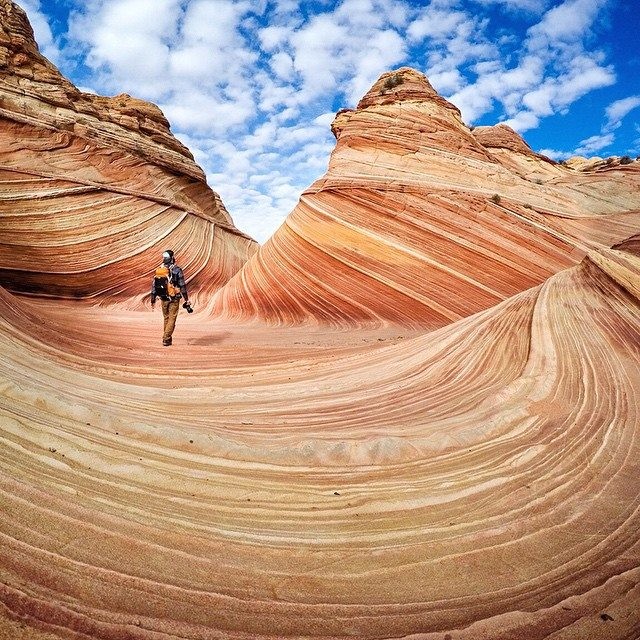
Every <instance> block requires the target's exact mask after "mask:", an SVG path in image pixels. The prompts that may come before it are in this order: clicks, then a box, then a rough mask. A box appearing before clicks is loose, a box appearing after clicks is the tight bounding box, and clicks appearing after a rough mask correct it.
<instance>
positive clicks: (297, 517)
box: [0, 0, 640, 640]
mask: <svg viewBox="0 0 640 640" xmlns="http://www.w3.org/2000/svg"><path fill="white" fill-rule="evenodd" d="M0 15H1V16H2V32H1V36H2V42H0V44H1V45H2V47H0V64H1V65H2V79H1V83H2V84H1V85H0V89H1V91H0V100H1V102H0V108H1V109H2V119H0V136H1V137H2V140H1V142H0V178H1V179H0V189H1V193H2V198H0V237H1V238H2V240H1V241H0V242H1V243H2V246H1V251H0V261H1V264H0V275H1V276H2V279H3V280H2V282H3V283H4V286H3V287H2V288H0V638H2V639H3V640H4V639H7V640H9V639H10V640H55V638H66V639H72V640H87V639H94V638H95V639H100V640H169V639H181V640H213V639H216V640H217V639H221V638H225V639H234V640H249V639H256V640H272V639H274V638H290V639H293V638H296V639H298V638H307V639H311V638H316V639H325V640H337V639H347V638H357V639H359V640H364V639H371V640H373V639H382V638H407V639H411V640H418V639H420V640H543V639H544V640H552V639H553V640H561V639H562V640H612V639H615V640H637V639H638V638H640V615H639V613H638V612H639V611H640V606H639V604H640V474H639V473H638V460H640V403H639V401H638V398H639V397H640V213H639V204H638V200H639V199H640V174H639V171H638V166H637V163H630V164H627V165H617V164H616V163H605V162H596V163H588V162H585V163H583V164H582V165H580V164H579V163H577V162H572V163H571V164H572V167H579V168H572V167H566V166H562V165H558V164H556V163H554V162H552V161H550V160H548V159H546V158H543V157H541V156H539V155H537V154H535V153H534V152H533V151H531V149H530V148H529V147H528V146H527V145H526V143H524V141H523V140H522V139H521V138H520V137H519V136H517V135H516V134H515V133H514V132H513V131H511V130H509V129H508V128H506V127H504V126H497V127H480V128H477V129H474V130H470V129H469V128H467V127H466V126H465V125H464V124H463V123H462V122H461V120H460V115H459V113H458V110H457V109H456V107H454V106H453V105H451V104H449V103H448V102H447V101H445V100H444V99H443V98H441V97H440V96H438V95H437V93H436V92H435V91H434V90H433V89H432V88H431V87H430V85H429V84H428V82H427V80H426V78H424V76H422V75H420V74H418V73H416V72H415V71H412V70H409V69H400V70H398V71H396V72H394V73H391V74H385V75H384V76H382V78H381V79H380V80H379V81H378V82H377V83H376V84H375V85H374V87H373V88H372V90H371V91H370V92H369V93H368V94H367V95H366V96H365V98H364V99H363V100H362V101H361V103H360V105H359V106H358V108H357V109H356V110H354V111H345V112H341V113H339V114H338V115H337V117H336V120H335V122H334V127H333V128H334V132H335V134H336V137H337V146H336V150H335V151H334V153H333V155H332V158H331V162H330V166H329V171H328V173H327V175H326V176H325V177H324V178H322V179H321V180H319V181H318V182H316V183H315V184H314V185H312V186H311V187H310V188H309V189H308V190H307V191H306V192H305V193H304V194H303V195H302V197H301V200H300V203H299V205H298V206H297V207H296V209H295V210H294V211H293V213H292V214H291V215H290V216H289V218H288V219H287V220H286V222H285V224H284V225H283V226H282V228H281V229H280V230H279V231H278V232H277V233H276V234H275V235H274V236H273V238H272V239H271V240H270V241H269V242H267V243H266V245H264V246H263V247H262V248H260V250H259V251H258V252H257V253H255V243H253V242H252V241H251V240H250V239H249V238H247V237H246V236H244V235H242V234H241V233H240V232H238V231H237V229H235V227H234V226H233V223H232V221H231V220H230V218H229V216H228V214H227V212H226V211H225V209H224V207H223V205H222V203H221V202H220V200H219V198H218V197H217V196H216V195H215V194H214V193H213V192H212V191H210V190H209V189H208V188H207V187H206V184H205V182H204V178H203V176H202V174H201V171H200V169H199V168H198V167H197V166H196V165H195V164H194V163H193V160H192V159H191V157H190V155H189V153H188V152H187V151H186V149H184V148H183V147H182V146H181V145H180V144H179V143H178V142H176V141H175V139H173V138H172V137H171V135H170V134H169V131H168V128H167V124H166V122H165V121H164V118H163V117H162V115H161V114H160V113H159V112H158V111H157V110H156V109H155V108H154V107H153V106H151V105H147V104H146V103H141V102H138V101H135V100H133V99H131V98H125V97H120V98H111V99H107V98H98V97H91V96H87V95H85V94H81V93H79V92H77V90H75V89H74V88H73V87H72V86H71V85H69V83H67V82H66V81H65V80H64V79H63V78H61V77H60V75H59V74H58V73H57V71H56V70H55V69H54V68H53V67H52V66H51V65H50V64H49V63H48V62H47V61H46V60H44V59H43V58H42V57H41V56H39V54H38V53H37V50H36V48H35V43H33V40H32V38H31V33H30V30H29V27H28V24H27V23H26V21H25V19H24V16H23V14H22V13H21V12H20V11H19V10H18V9H17V8H16V7H15V6H14V5H12V4H11V3H9V2H7V1H6V0H0ZM168 245H171V246H172V247H173V248H174V249H175V250H176V252H178V251H179V252H180V254H181V255H182V256H184V258H185V260H184V261H183V264H184V266H185V271H186V273H187V275H188V277H190V278H191V288H192V292H193V293H192V295H193V296H194V297H197V296H200V297H201V298H202V299H204V296H207V298H209V297H210V296H214V297H213V299H212V302H211V303H210V304H209V305H200V307H199V308H197V312H196V313H194V314H191V315H187V314H183V315H180V316H179V318H178V327H177V330H176V333H175V335H174V345H173V346H172V347H171V348H168V349H166V348H163V347H161V346H159V345H160V337H161V319H160V318H159V316H158V315H156V314H152V313H151V312H149V311H143V310H142V309H141V303H142V302H143V299H144V294H145V292H146V290H147V288H148V284H149V282H148V281H149V276H150V270H151V269H152V268H153V267H154V266H155V262H156V260H157V253H158V252H159V250H161V249H163V248H165V247H166V246H168ZM254 253H255V255H253V254H254ZM250 256H252V257H250ZM243 264H244V267H242V268H241V269H240V267H241V266H242V265H243ZM238 269H240V270H239V271H238ZM122 273H126V277H125V278H123V277H121V276H122ZM234 274H235V275H234ZM229 278H230V279H229ZM227 281H228V282H227ZM51 283H54V284H55V286H57V287H58V288H57V289H56V290H55V291H52V288H51ZM225 283H226V284H225ZM24 294H28V295H24ZM69 298H86V300H84V302H78V301H76V300H71V299H69Z"/></svg>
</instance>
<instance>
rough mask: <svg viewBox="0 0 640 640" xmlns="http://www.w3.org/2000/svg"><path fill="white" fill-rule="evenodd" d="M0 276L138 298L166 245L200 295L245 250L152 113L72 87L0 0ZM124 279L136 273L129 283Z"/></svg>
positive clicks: (50, 289) (53, 291)
mask: <svg viewBox="0 0 640 640" xmlns="http://www.w3.org/2000/svg"><path fill="white" fill-rule="evenodd" d="M0 17H1V18H2V21H1V23H0V216H2V221H3V224H2V227H1V228H0V246H1V247H2V251H0V274H1V276H2V282H3V284H4V286H5V287H7V288H9V289H10V290H13V291H19V292H25V293H35V294H44V295H53V296H57V297H75V298H87V297H91V298H95V297H96V296H100V298H101V299H102V300H104V299H109V298H112V299H129V300H130V299H131V298H133V297H136V299H138V300H139V299H140V298H141V297H142V295H144V294H145V293H147V291H148V289H149V281H150V277H151V273H152V270H153V269H154V268H155V266H156V264H157V262H158V261H159V254H160V253H161V252H162V251H163V250H164V249H166V248H172V249H173V250H174V251H175V252H176V255H177V256H178V257H181V256H182V257H183V259H182V260H181V262H182V266H184V267H185V268H187V270H188V271H189V273H191V274H193V277H192V286H193V288H194V289H195V288H197V289H198V290H199V291H200V295H201V297H203V298H204V297H205V296H210V295H212V294H213V292H214V291H216V289H217V288H219V287H220V286H221V285H222V284H224V283H225V282H226V281H227V280H228V279H229V278H230V277H231V276H232V275H233V274H234V273H235V272H236V271H237V270H238V269H239V268H240V266H242V264H243V263H244V262H245V261H246V259H247V258H248V257H249V256H250V255H251V254H252V253H253V252H254V251H255V249H256V246H257V245H256V243H255V242H253V241H252V240H251V239H250V238H248V237H246V236H244V235H243V234H242V233H240V232H239V231H238V230H237V229H236V228H235V227H234V225H233V222H232V221H231V218H230V217H229V214H228V213H227V211H226V209H225V208H224V205H223V204H222V201H221V200H220V198H219V196H218V195H217V194H216V193H214V192H213V191H212V190H211V189H210V188H209V187H208V186H207V184H206V181H205V177H204V173H203V172H202V169H200V167H198V166H197V165H196V164H195V162H194V161H193V157H192V155H191V153H190V152H189V151H188V150H187V149H186V148H185V147H184V146H183V145H182V144H181V143H180V142H179V141H178V140H177V139H176V138H174V137H173V136H172V134H171V132H170V131H169V124H168V122H167V121H166V119H165V118H164V116H163V115H162V112H161V111H160V109H158V107H156V106H155V105H152V104H149V103H147V102H143V101H142V100H138V99H135V98H131V97H130V96H127V95H120V96H116V97H114V98H103V97H100V96H94V95H90V94H86V93H82V92H80V91H78V89H76V88H75V87H74V86H73V85H72V84H71V83H69V82H68V81H67V80H66V79H65V78H63V77H62V76H61V75H60V73H59V72H58V70H57V69H56V68H55V67H54V66H53V65H52V64H51V63H50V62H49V61H48V60H46V59H45V58H43V57H42V56H41V55H40V53H39V52H38V50H37V45H36V44H35V42H34V40H33V32H32V30H31V27H30V25H29V23H28V22H27V20H26V17H25V15H24V13H23V11H22V10H21V9H19V8H18V7H16V6H15V5H14V4H12V3H11V2H8V1H7V0H2V2H0ZM123 274H135V275H132V276H129V275H125V277H123Z"/></svg>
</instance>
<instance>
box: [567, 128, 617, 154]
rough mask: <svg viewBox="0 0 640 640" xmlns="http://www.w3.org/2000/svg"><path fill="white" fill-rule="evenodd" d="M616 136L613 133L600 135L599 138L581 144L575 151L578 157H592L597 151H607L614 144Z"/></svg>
mask: <svg viewBox="0 0 640 640" xmlns="http://www.w3.org/2000/svg"><path fill="white" fill-rule="evenodd" d="M613 140H614V136H613V134H612V133H605V134H600V135H597V136H591V137H590V138H586V139H585V140H582V141H581V142H580V145H579V146H578V148H577V149H576V150H575V153H576V155H581V156H590V155H593V154H594V153H595V152H596V151H600V150H601V149H605V148H606V147H608V146H610V145H611V144H612V143H613Z"/></svg>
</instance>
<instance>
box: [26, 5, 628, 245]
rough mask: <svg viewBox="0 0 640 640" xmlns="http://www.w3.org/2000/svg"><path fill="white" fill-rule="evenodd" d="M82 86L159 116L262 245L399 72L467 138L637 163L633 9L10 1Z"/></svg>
mask: <svg viewBox="0 0 640 640" xmlns="http://www.w3.org/2000/svg"><path fill="white" fill-rule="evenodd" d="M18 4H19V5H20V6H22V7H23V8H24V9H25V10H26V11H27V14H28V15H29V18H30V20H31V22H32V25H33V27H34V31H35V33H36V39H37V40H38V43H39V45H40V49H41V51H42V52H43V53H44V54H45V55H46V56H47V57H49V58H50V59H51V60H52V61H53V62H54V63H56V64H57V65H58V67H59V68H60V69H61V71H62V72H63V73H64V74H65V75H66V76H67V77H68V78H70V79H71V80H72V81H73V82H74V83H75V84H76V85H77V86H78V87H80V88H81V89H83V90H87V91H94V92H96V93H99V94H102V95H115V94H118V93H129V94H131V95H133V96H136V97H139V98H144V99H146V100H150V101H152V102H154V103H156V104H158V105H159V106H160V107H161V108H162V110H163V111H164V113H165V115H166V116H167V118H168V119H169V121H170V122H171V128H172V131H173V132H174V134H175V135H176V136H177V137H178V138H180V139H181V140H182V141H183V142H184V143H185V144H186V145H187V146H188V147H189V148H190V149H191V151H192V152H193V153H194V155H195V157H196V160H197V162H198V163H199V164H200V165H201V166H202V167H203V168H204V170H205V171H206V173H207V179H208V182H209V184H210V185H211V187H212V188H213V189H214V190H215V191H217V192H218V193H220V195H221V196H222V199H223V201H224V202H225V205H226V206H227V208H228V210H229V213H230V214H231V216H232V217H233V219H234V221H235V223H236V225H237V226H238V227H239V228H240V229H242V230H243V231H245V232H247V233H248V234H249V235H251V236H253V237H254V238H255V239H256V240H258V241H259V242H264V241H265V240H266V239H267V238H268V237H269V236H270V235H271V234H272V233H273V232H274V231H275V229H276V228H277V227H278V226H279V225H280V224H281V223H282V221H283V220H284V218H285V217H286V215H287V214H288V213H289V212H290V211H291V209H292V208H293V207H294V206H295V204H296V202H297V200H298V197H299V195H300V193H301V192H302V191H303V190H304V188H305V187H307V186H308V185H309V184H310V183H311V182H313V181H314V180H315V179H316V178H318V177H320V176H321V175H322V174H323V173H324V172H325V170H326V166H327V161H328V158H329V154H330V153H331V150H332V149H333V146H334V143H335V140H334V138H333V136H332V135H331V132H330V128H329V127H330V124H331V121H332V119H333V115H334V113H335V112H336V111H337V110H338V109H339V108H341V107H354V106H355V104H356V103H357V101H358V100H359V98H360V97H362V95H363V94H364V93H365V92H366V91H367V90H368V89H369V87H370V86H371V85H372V84H373V82H374V81H375V80H376V79H377V78H378V76H379V75H380V74H381V73H383V72H384V71H388V70H391V69H395V68H397V67H400V66H412V67H414V68H416V69H418V70H420V71H422V72H423V73H425V74H426V75H427V76H428V77H429V79H430V81H431V83H432V84H433V86H434V87H435V88H436V89H437V90H438V91H439V92H440V93H441V94H442V95H443V96H445V97H446V98H447V99H449V100H450V101H451V102H453V103H454V104H455V105H457V106H458V107H459V108H460V109H461V111H462V116H463V119H464V121H465V122H466V123H467V124H469V125H482V124H495V123H497V122H506V123H507V124H509V125H510V126H512V127H513V128H514V129H516V130H517V131H519V132H520V133H521V134H522V135H523V137H524V138H525V140H526V141H527V142H528V143H529V144H530V145H531V146H532V147H533V148H534V149H535V150H536V151H540V152H542V153H545V154H547V155H549V156H551V157H553V158H555V159H563V158H568V157H570V156H572V155H586V156H601V157H608V156H611V155H618V156H622V155H629V156H631V157H633V158H635V157H636V156H638V155H640V80H639V79H638V78H639V77H640V49H639V47H638V36H637V34H638V31H640V2H638V0H430V1H429V0H425V1H424V2H416V1H413V2H412V1H410V0H343V1H342V2H330V1H327V0H316V1H314V2H305V1H300V0H18Z"/></svg>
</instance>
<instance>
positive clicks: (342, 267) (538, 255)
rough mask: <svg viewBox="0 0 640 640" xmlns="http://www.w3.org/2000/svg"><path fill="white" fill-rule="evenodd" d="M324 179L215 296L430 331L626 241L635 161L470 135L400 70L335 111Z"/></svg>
mask: <svg viewBox="0 0 640 640" xmlns="http://www.w3.org/2000/svg"><path fill="white" fill-rule="evenodd" d="M333 131H334V133H335V134H336V137H337V145H336V148H335V151H334V152H333V154H332V156H331V161H330V164H329V170H328V172H327V175H326V176H325V177H324V178H322V179H321V180H318V181H317V182H316V183H315V184H314V185H312V186H311V187H310V188H309V189H308V190H307V191H306V192H305V193H304V194H303V195H302V197H301V199H300V203H299V204H298V206H297V207H296V208H295V210H294V211H293V212H292V214H291V215H290V216H289V217H288V218H287V220H286V221H285V223H284V224H283V226H282V227H281V228H280V229H279V230H278V232H277V233H276V234H275V235H274V236H273V238H271V240H269V241H268V242H267V243H266V244H265V246H264V247H262V248H261V250H260V252H259V253H258V254H257V255H256V256H255V257H254V258H253V259H252V260H250V261H249V263H248V264H247V265H246V266H245V268H244V269H243V271H242V272H241V273H240V274H239V275H238V276H237V277H235V278H234V279H233V280H232V281H231V282H230V283H229V284H228V285H227V286H226V287H225V289H224V290H223V291H221V292H220V293H219V295H218V297H217V300H216V310H217V311H218V312H219V313H221V314H224V315H225V316H227V317H229V318H234V319H242V318H248V317H258V318H260V319H261V320H263V321H266V322H269V323H275V324H295V323H296V322H300V321H312V322H317V323H321V324H323V323H328V324H337V325H340V324H344V325H351V326H353V325H354V324H358V323H361V324H362V323H364V324H366V323H385V322H392V323H398V324H401V325H403V326H407V325H409V326H414V327H428V328H436V327H440V326H443V325H446V324H448V323H450V322H454V321H456V320H459V319H460V318H464V317H467V316H469V315H471V314H473V313H476V312H478V311H481V310H483V309H487V308H489V307H491V306H493V305H495V304H497V303H499V302H501V301H503V300H506V299H507V298H509V297H510V296H512V295H514V294H515V293H518V292H519V291H523V290H525V289H528V288H530V287H533V286H536V285H538V284H540V283H542V282H544V281H545V280H546V279H547V278H548V277H549V276H550V275H552V274H553V273H556V272H557V271H559V270H561V269H564V268H566V267H569V266H571V265H575V264H578V263H579V262H580V260H582V258H583V257H584V255H585V253H586V252H587V251H588V250H589V249H592V248H598V247H608V246H610V245H611V244H613V243H614V242H618V241H620V240H622V239H623V238H626V237H627V236H628V235H629V233H630V232H631V230H632V229H633V228H637V226H638V223H639V222H640V215H639V214H638V208H639V207H640V194H639V193H638V189H637V184H638V181H637V175H638V174H637V171H638V169H637V167H636V166H634V167H633V168H632V169H629V171H628V172H625V173H620V172H613V171H612V172H609V173H606V172H605V173H602V174H598V175H593V174H584V173H580V172H576V171H574V170H572V169H569V168H567V167H564V166H561V165H558V164H555V163H554V162H552V161H550V160H549V159H548V158H543V157H541V156H539V155H537V154H536V153H534V152H533V151H532V150H531V149H530V148H529V147H528V145H527V144H526V143H525V142H524V141H523V140H522V139H521V138H520V136H518V135H517V134H516V133H515V132H514V131H512V130H511V129H509V128H508V127H505V126H497V127H479V128H478V129H475V130H473V131H470V130H469V129H468V128H467V127H466V126H465V125H464V124H463V123H462V121H461V120H460V115H459V111H458V109H457V108H456V107H454V106H453V105H451V104H450V103H448V102H447V101H446V100H444V99H443V98H442V97H440V96H439V95H437V93H436V92H435V91H434V90H433V88H432V87H431V85H430V84H429V82H428V81H427V79H426V78H425V77H424V76H423V75H422V74H419V73H417V72H416V71H413V70H412V69H406V68H405V69H400V70H398V71H396V72H394V73H389V74H385V75H383V76H382V77H381V78H380V80H378V82H377V83H376V84H375V85H374V86H373V87H372V89H371V90H370V91H369V93H368V94H367V95H366V96H365V97H364V98H363V99H362V100H361V101H360V103H359V105H358V108H357V109H356V110H355V111H343V112H341V113H339V114H338V116H337V117H336V121H335V122H334V125H333Z"/></svg>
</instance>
